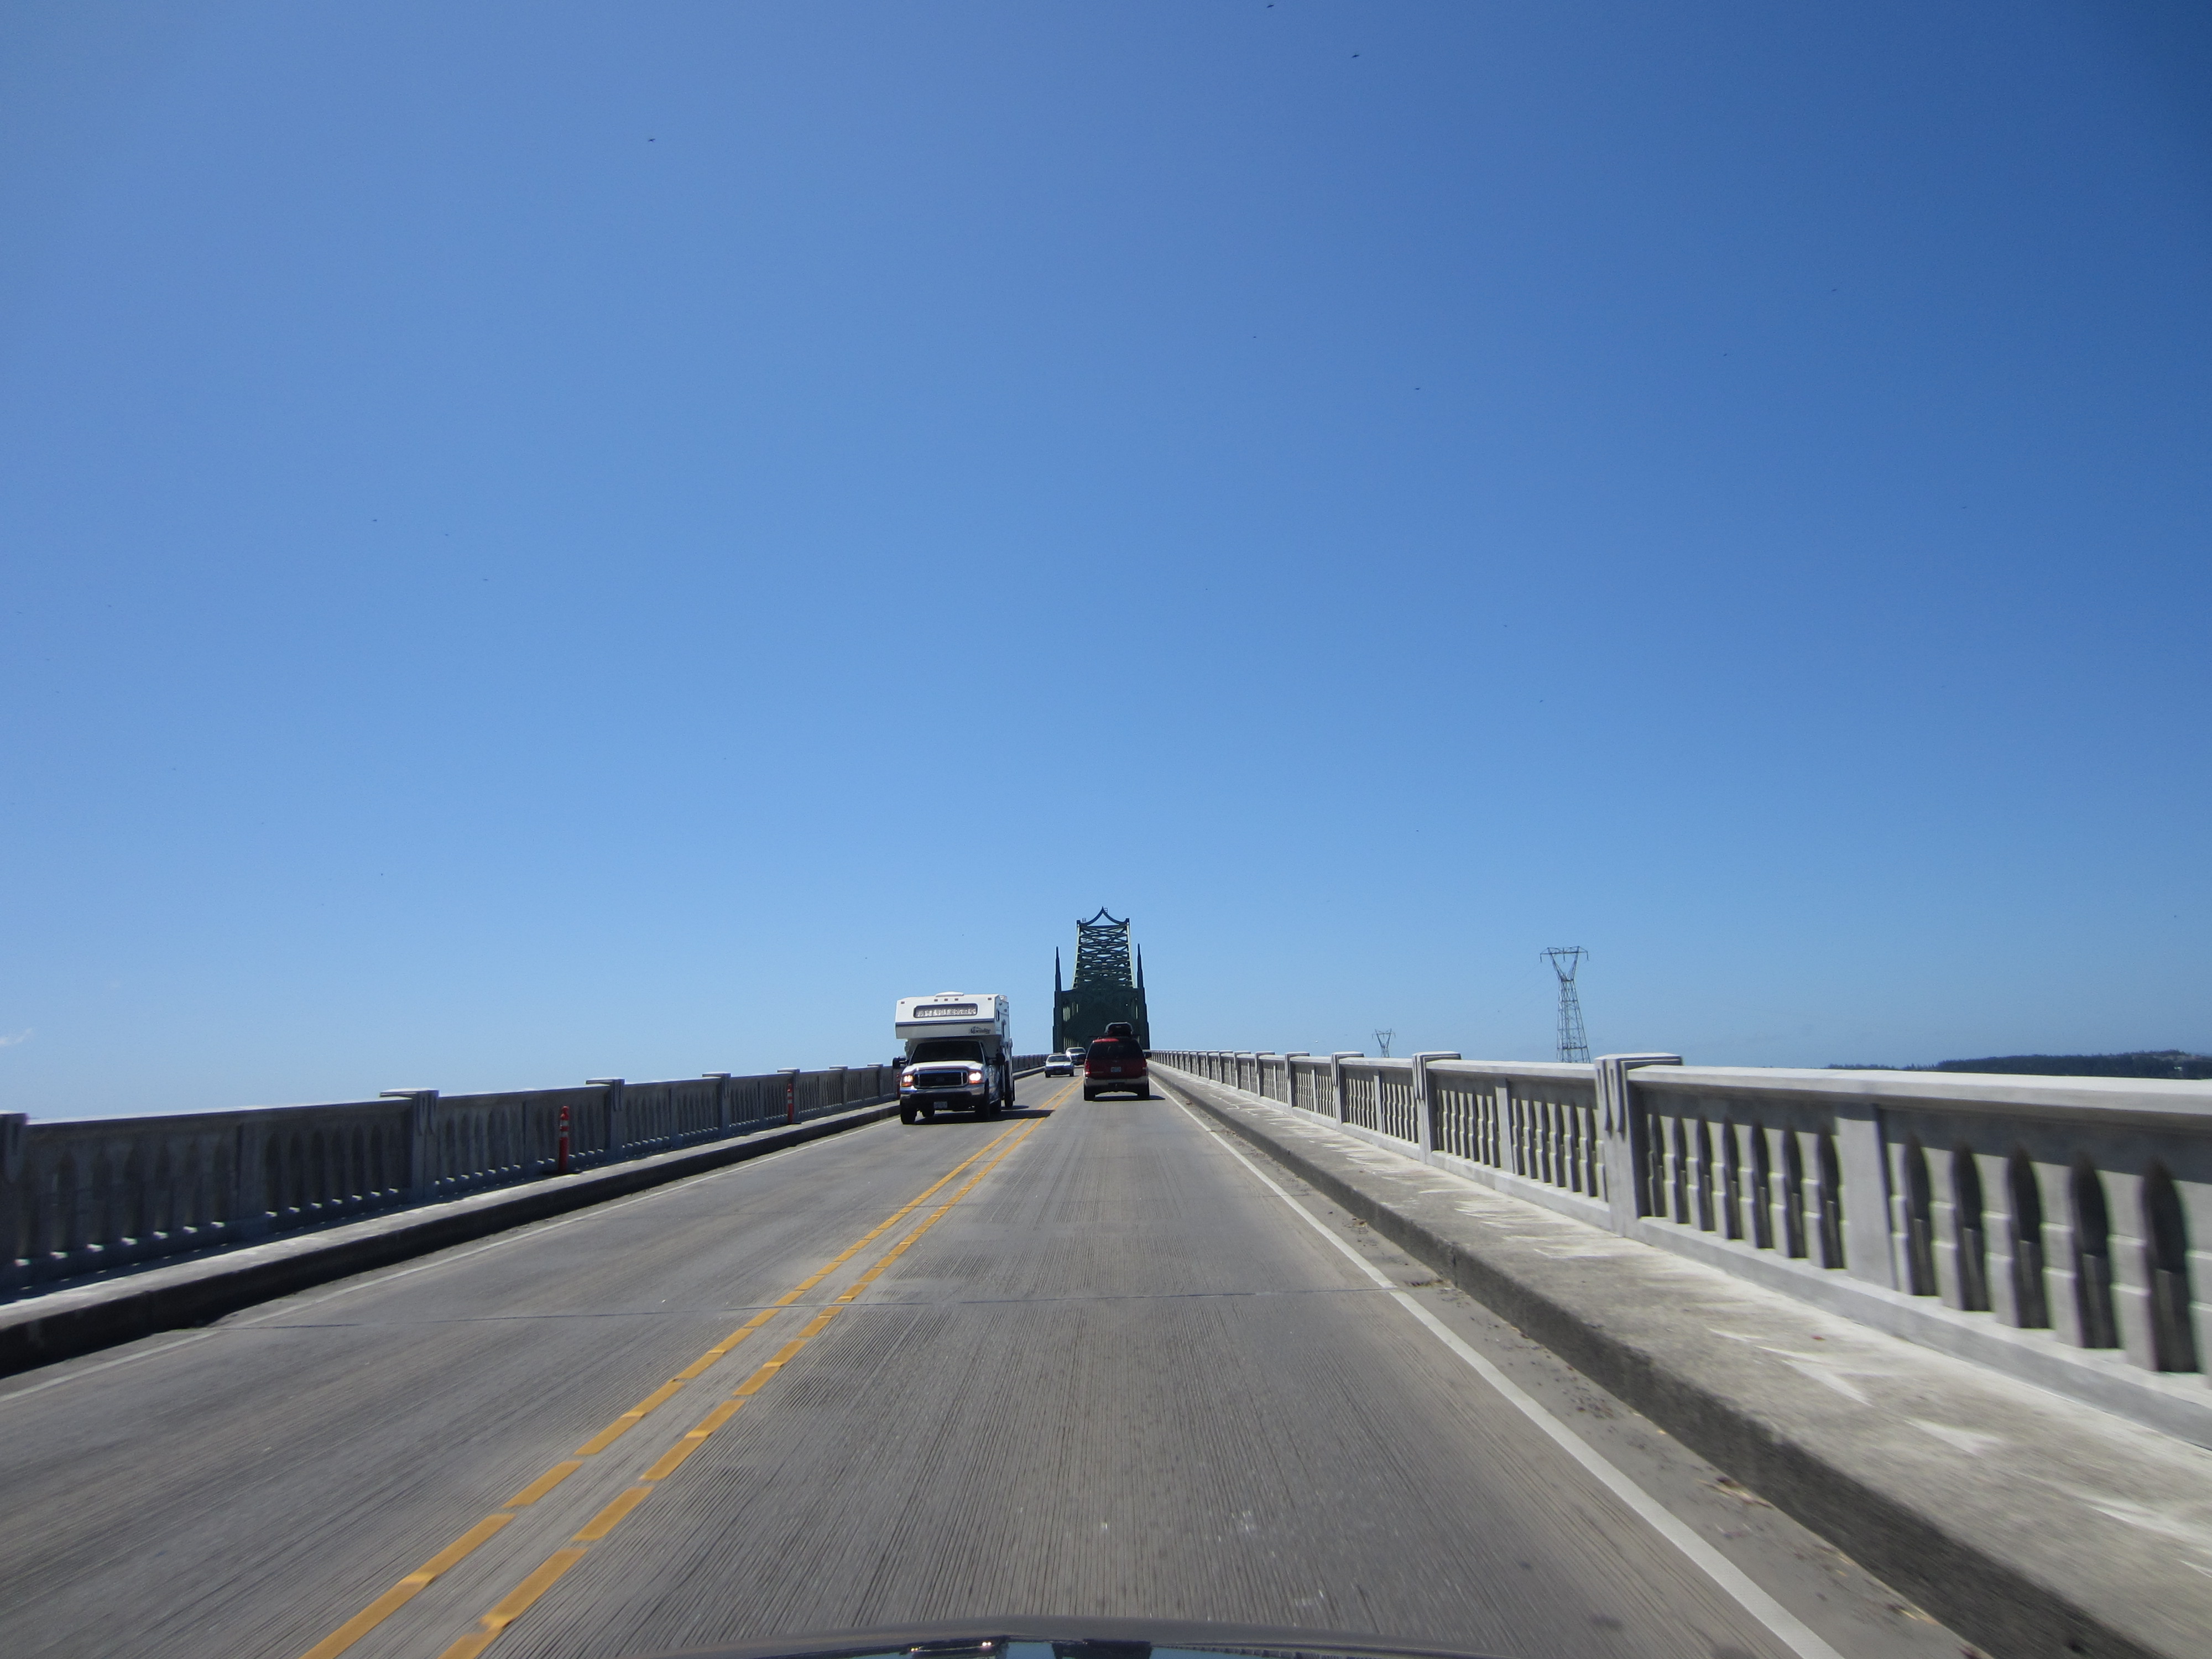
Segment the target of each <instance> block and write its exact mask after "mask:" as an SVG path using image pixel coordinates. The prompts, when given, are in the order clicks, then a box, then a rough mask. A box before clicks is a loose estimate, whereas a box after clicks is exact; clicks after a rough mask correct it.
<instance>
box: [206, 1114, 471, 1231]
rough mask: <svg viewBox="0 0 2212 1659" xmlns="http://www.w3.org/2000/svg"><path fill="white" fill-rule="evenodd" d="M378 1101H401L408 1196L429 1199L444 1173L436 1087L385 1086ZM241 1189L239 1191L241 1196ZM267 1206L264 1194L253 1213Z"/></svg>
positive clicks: (256, 1167)
mask: <svg viewBox="0 0 2212 1659" xmlns="http://www.w3.org/2000/svg"><path fill="white" fill-rule="evenodd" d="M377 1098H378V1099H380V1100H404V1101H405V1102H406V1103H407V1104H408V1112H407V1196H408V1197H409V1198H410V1199H412V1200H414V1201H415V1202H416V1203H417V1204H420V1203H422V1201H423V1200H425V1199H427V1198H428V1197H429V1196H430V1194H431V1193H432V1191H433V1190H434V1189H435V1188H436V1186H437V1184H438V1177H439V1176H441V1175H443V1174H444V1173H445V1171H444V1170H443V1169H441V1167H440V1164H439V1159H438V1141H437V1133H436V1130H437V1124H436V1117H437V1106H438V1091H436V1090H435V1089H386V1090H384V1091H382V1092H381V1093H380V1094H379V1095H378V1097H377ZM239 1152H240V1158H239V1164H240V1183H241V1189H242V1188H243V1183H244V1181H245V1176H244V1173H243V1171H244V1166H245V1163H246V1158H245V1148H244V1147H243V1146H241V1147H240V1149H239ZM253 1164H254V1177H253V1178H254V1180H255V1182H256V1183H257V1184H258V1182H259V1180H260V1173H261V1171H260V1164H261V1149H260V1148H259V1147H258V1146H257V1147H255V1148H254V1152H253ZM242 1196H243V1192H242V1190H241V1197H242ZM268 1207H269V1200H268V1197H267V1195H266V1194H263V1195H261V1196H260V1197H258V1199H257V1200H256V1201H255V1206H254V1212H255V1213H256V1214H257V1215H258V1214H259V1213H261V1212H263V1211H264V1210H266V1209H267V1208H268Z"/></svg>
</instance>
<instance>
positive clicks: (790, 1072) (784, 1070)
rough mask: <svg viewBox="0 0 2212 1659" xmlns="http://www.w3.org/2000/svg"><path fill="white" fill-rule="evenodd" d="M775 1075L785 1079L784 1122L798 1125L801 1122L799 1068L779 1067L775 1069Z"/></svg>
mask: <svg viewBox="0 0 2212 1659" xmlns="http://www.w3.org/2000/svg"><path fill="white" fill-rule="evenodd" d="M775 1074H776V1075H777V1076H778V1077H780V1078H781V1079H783V1121H785V1122H786V1123H796V1122H798V1121H799V1067H798V1066H777V1067H776V1068H775Z"/></svg>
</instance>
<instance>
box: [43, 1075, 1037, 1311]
mask: <svg viewBox="0 0 2212 1659" xmlns="http://www.w3.org/2000/svg"><path fill="white" fill-rule="evenodd" d="M1042 1063H1043V1060H1042V1056H1035V1057H1030V1058H1029V1059H1026V1060H1018V1061H1017V1064H1018V1066H1023V1067H1024V1068H1025V1069H1027V1068H1034V1067H1035V1066H1040V1065H1042ZM897 1089H898V1079H897V1075H896V1066H891V1065H888V1064H886V1065H880V1066H831V1067H829V1068H828V1069H826V1070H821V1071H799V1070H796V1069H793V1070H790V1071H784V1072H775V1073H763V1074H762V1075H759V1076H754V1077H734V1076H731V1075H729V1074H728V1073H708V1075H706V1076H704V1077H701V1078H695V1079H679V1080H677V1081H673V1082H662V1083H630V1082H627V1081H624V1080H623V1079H619V1078H600V1079H593V1080H592V1082H591V1083H590V1084H588V1085H584V1086H582V1087H578V1088H569V1089H528V1090H520V1091H512V1092H507V1093H502V1094H483V1095H441V1094H440V1093H439V1092H438V1091H436V1090H435V1089H400V1090H392V1091H386V1094H385V1095H384V1096H383V1097H381V1098H379V1099H376V1100H364V1101H351V1102H343V1103H333V1104H328V1105H316V1106H277V1107H261V1108H254V1109H246V1110H241V1111H233V1112H192V1113H184V1114H179V1115H169V1116H149V1117H128V1118H112V1119H81V1120H62V1121H30V1120H28V1119H27V1117H26V1116H25V1115H23V1114H21V1113H0V1295H5V1294H9V1293H12V1292H18V1291H22V1290H25V1289H27V1288H30V1287H33V1286H37V1285H44V1284H49V1283H52V1282H54V1281H56V1280H60V1279H75V1278H77V1277H80V1276H82V1275H83V1274H86V1273H100V1272H103V1271H106V1270H108V1269H111V1268H114V1267H125V1266H129V1265H131V1264H133V1263H137V1262H142V1261H155V1260H158V1259H161V1258H164V1257H168V1256H174V1255H184V1254H187V1253H189V1252H192V1251H197V1250H204V1249H210V1248H213V1247H217V1246H223V1245H230V1244H238V1243H250V1242H252V1241H256V1240H259V1239H264V1238H267V1237H271V1236H274V1235H278V1234H282V1233H284V1232H288V1231H296V1230H298V1229H301V1228H305V1227H313V1226H318V1225H323V1224H325V1223H328V1222H332V1221H337V1220H343V1219H345V1218H349V1217H352V1216H356V1215H361V1214H365V1213H368V1212H374V1211H381V1210H386V1209H392V1208H397V1207H399V1206H405V1205H410V1204H423V1203H430V1202H435V1201H436V1200H441V1199H447V1198H454V1197H459V1196H460V1195H461V1194H466V1193H472V1192H477V1191H480V1190H483V1188H490V1187H498V1186H505V1185H507V1184H510V1183H513V1182H524V1181H532V1180H538V1179H540V1178H542V1177H544V1176H549V1175H551V1174H554V1173H556V1170H558V1168H559V1166H560V1162H561V1151H560V1146H561V1139H562V1120H563V1115H564V1114H565V1115H566V1121H567V1133H568V1168H569V1169H571V1170H588V1169H593V1168H597V1167H599V1166H602V1165H605V1164H609V1163H611V1162H615V1161H617V1160H620V1159H623V1158H641V1157H644V1156H646V1155H647V1154H649V1153H653V1152H671V1151H674V1150H676V1149H677V1148H679V1147H684V1146H694V1145H696V1144H698V1143H700V1142H702V1141H707V1140H713V1139H719V1138H720V1137H723V1136H726V1135H734V1134H744V1133H750V1131H752V1130H755V1129H757V1128H760V1127H764V1126H767V1125H770V1124H778V1123H782V1122H784V1121H786V1120H787V1117H788V1118H793V1119H798V1120H805V1119H806V1118H809V1117H814V1116H818V1115H822V1114H823V1113H827V1112H833V1111H837V1110H841V1109H845V1108H847V1107H852V1106H860V1105H867V1104H871V1103H877V1102H881V1101H885V1100H889V1099H891V1098H893V1097H895V1096H896V1093H897Z"/></svg>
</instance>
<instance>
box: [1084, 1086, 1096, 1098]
mask: <svg viewBox="0 0 2212 1659" xmlns="http://www.w3.org/2000/svg"><path fill="white" fill-rule="evenodd" d="M1083 1097H1084V1098H1085V1100H1096V1099H1097V1098H1098V1096H1097V1092H1096V1091H1093V1090H1090V1089H1085V1091H1083Z"/></svg>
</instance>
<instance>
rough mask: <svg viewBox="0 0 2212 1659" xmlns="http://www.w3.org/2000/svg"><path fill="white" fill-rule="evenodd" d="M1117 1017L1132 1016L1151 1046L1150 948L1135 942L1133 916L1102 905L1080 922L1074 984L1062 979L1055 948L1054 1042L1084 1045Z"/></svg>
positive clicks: (1131, 1021)
mask: <svg viewBox="0 0 2212 1659" xmlns="http://www.w3.org/2000/svg"><path fill="white" fill-rule="evenodd" d="M1116 1020H1127V1022H1128V1023H1129V1024H1130V1025H1132V1026H1133V1027H1134V1028H1135V1030H1136V1033H1137V1041H1138V1042H1140V1043H1142V1044H1144V1046H1145V1047H1146V1048H1151V1047H1152V1015H1151V1014H1150V1012H1148V1011H1147V1010H1146V1006H1145V953H1144V952H1143V951H1139V949H1137V948H1136V946H1135V945H1133V944H1131V943H1130V940H1129V923H1128V919H1127V917H1123V918H1121V919H1120V920H1118V921H1117V920H1116V919H1115V917H1114V916H1113V915H1109V913H1108V911H1107V909H1106V908H1105V906H1103V905H1101V906H1099V908H1098V914H1097V915H1095V916H1093V917H1091V920H1090V921H1078V922H1077V923H1076V924H1075V982H1074V983H1073V984H1072V985H1062V984H1061V983H1060V952H1059V951H1056V950H1055V951H1054V952H1053V953H1052V1046H1053V1048H1054V1049H1060V1048H1081V1047H1083V1046H1084V1045H1085V1044H1086V1043H1088V1042H1091V1039H1092V1038H1094V1037H1101V1036H1105V1035H1106V1028H1107V1027H1108V1026H1109V1025H1110V1024H1113V1023H1114V1022H1115V1021H1116Z"/></svg>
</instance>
